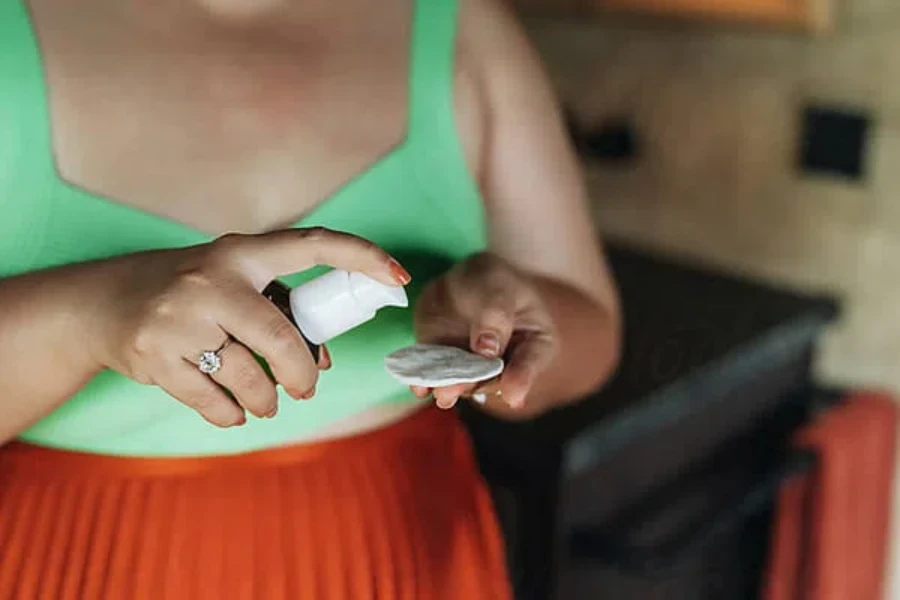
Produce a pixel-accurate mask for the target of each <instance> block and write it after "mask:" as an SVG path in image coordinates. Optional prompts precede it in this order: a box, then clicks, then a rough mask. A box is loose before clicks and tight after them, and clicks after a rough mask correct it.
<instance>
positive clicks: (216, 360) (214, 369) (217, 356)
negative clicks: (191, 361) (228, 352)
mask: <svg viewBox="0 0 900 600" xmlns="http://www.w3.org/2000/svg"><path fill="white" fill-rule="evenodd" d="M231 342H232V339H231V338H230V337H229V338H228V339H226V340H225V341H224V342H222V345H221V346H219V348H218V349H217V350H205V351H204V352H202V353H201V354H200V361H199V362H198V363H197V368H198V369H200V372H201V373H203V374H204V375H215V374H216V373H218V372H219V370H220V369H221V368H222V352H224V351H225V349H226V348H228V346H230V345H231Z"/></svg>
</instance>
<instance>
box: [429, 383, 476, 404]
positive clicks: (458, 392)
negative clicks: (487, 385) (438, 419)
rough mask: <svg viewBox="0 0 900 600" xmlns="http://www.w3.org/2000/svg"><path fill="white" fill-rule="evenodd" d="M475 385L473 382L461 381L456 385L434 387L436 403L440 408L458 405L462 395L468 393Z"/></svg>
mask: <svg viewBox="0 0 900 600" xmlns="http://www.w3.org/2000/svg"><path fill="white" fill-rule="evenodd" d="M473 387H474V386H473V385H472V384H471V383H459V384H456V385H448V386H445V387H439V388H434V391H433V392H432V394H433V395H434V401H435V404H437V407H438V408H443V409H448V408H453V407H454V406H455V405H456V402H457V400H459V398H460V396H463V395H465V394H466V393H468V392H469V391H470V390H471V389H472V388H473Z"/></svg>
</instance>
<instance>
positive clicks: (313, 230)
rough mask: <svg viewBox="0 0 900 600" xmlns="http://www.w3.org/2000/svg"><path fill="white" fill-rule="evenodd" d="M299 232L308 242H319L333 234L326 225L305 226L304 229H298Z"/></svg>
mask: <svg viewBox="0 0 900 600" xmlns="http://www.w3.org/2000/svg"><path fill="white" fill-rule="evenodd" d="M298 232H299V234H300V235H301V236H302V237H303V239H305V240H306V241H308V242H313V243H315V242H321V241H323V240H324V239H326V238H328V237H329V236H331V235H333V234H334V232H333V231H331V230H330V229H328V228H327V227H322V226H319V225H317V226H315V227H307V228H306V229H300V230H298Z"/></svg>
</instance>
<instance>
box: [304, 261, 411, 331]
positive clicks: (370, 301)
mask: <svg viewBox="0 0 900 600" xmlns="http://www.w3.org/2000/svg"><path fill="white" fill-rule="evenodd" d="M290 301H291V313H292V316H293V317H294V322H295V323H296V324H297V327H299V328H300V331H302V332H303V335H304V336H306V338H307V339H309V341H311V342H312V343H314V344H324V343H325V342H327V341H328V340H330V339H332V338H335V337H337V336H339V335H340V334H342V333H345V332H347V331H349V330H351V329H353V328H354V327H358V326H359V325H362V324H363V323H365V322H366V321H369V320H370V319H372V318H373V317H374V316H375V313H376V312H378V310H379V309H381V308H384V307H385V306H399V307H403V308H405V307H407V306H409V300H408V298H407V297H406V290H404V289H403V288H402V287H400V286H396V287H394V286H389V285H385V284H383V283H380V282H378V281H376V280H374V279H372V278H371V277H369V276H368V275H363V274H362V273H351V272H349V271H343V270H340V269H335V270H334V271H330V272H328V273H326V274H325V275H322V276H321V277H317V278H316V279H313V280H312V281H309V282H307V283H305V284H303V285H301V286H299V287H296V288H294V289H293V290H292V291H291V296H290Z"/></svg>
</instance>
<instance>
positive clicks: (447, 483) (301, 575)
mask: <svg viewBox="0 0 900 600" xmlns="http://www.w3.org/2000/svg"><path fill="white" fill-rule="evenodd" d="M511 597H512V594H511V591H510V587H509V584H508V580H507V576H506V570H505V560H504V555H503V544H502V540H501V536H500V533H499V528H498V526H497V523H496V520H495V516H494V513H493V508H492V505H491V501H490V497H489V495H488V492H487V489H486V487H485V485H484V483H483V481H482V480H481V478H480V475H479V473H478V470H477V467H476V464H475V460H474V457H473V453H472V449H471V446H470V442H469V439H468V437H467V435H466V433H465V431H464V430H463V428H462V426H461V425H460V424H459V422H458V421H457V420H456V418H455V416H454V415H452V414H450V413H445V412H442V411H438V410H436V409H432V408H428V409H425V410H422V411H420V412H418V413H416V414H415V415H413V416H411V417H409V418H407V419H405V420H403V421H401V422H399V423H397V424H394V425H391V426H389V427H387V428H384V429H381V430H378V431H374V432H370V433H365V434H362V435H358V436H355V437H351V438H345V439H339V440H330V441H325V442H315V443H310V444H303V445H299V446H291V447H287V448H278V449H272V450H265V451H261V452H254V453H250V454H243V455H238V456H220V457H203V458H187V459H185V458H177V459H167V458H123V457H111V456H102V455H93V454H82V453H75V452H66V451H59V450H51V449H46V448H40V447H36V446H31V445H27V444H22V443H13V444H10V445H7V446H6V447H4V448H0V598H2V599H3V600H34V599H47V600H75V599H78V600H83V599H84V600H93V599H101V598H103V599H107V598H108V599H115V600H131V599H134V600H151V599H152V600H161V599H165V600H169V599H173V600H180V599H191V600H203V599H216V600H223V599H232V598H234V599H248V600H249V599H253V600H256V599H262V600H288V599H290V600H294V599H315V600H319V599H323V600H344V599H353V600H366V599H370V598H372V599H376V598H377V599H384V600H394V599H403V600H429V599H444V598H447V599H455V600H456V599H459V600H479V599H485V600H504V599H507V598H511Z"/></svg>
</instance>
